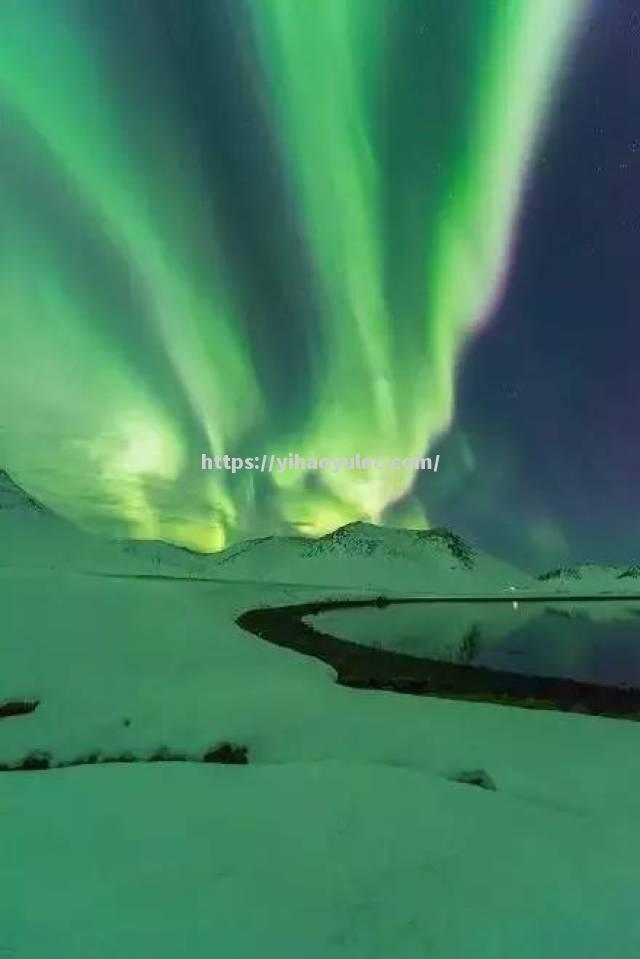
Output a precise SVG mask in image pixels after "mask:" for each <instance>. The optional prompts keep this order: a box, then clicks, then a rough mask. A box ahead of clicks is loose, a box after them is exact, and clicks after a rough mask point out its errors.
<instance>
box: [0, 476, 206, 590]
mask: <svg viewBox="0 0 640 959" xmlns="http://www.w3.org/2000/svg"><path fill="white" fill-rule="evenodd" d="M208 562H209V563H210V562H211V559H210V558H209V557H207V556H202V555H199V554H197V553H191V552H190V551H189V550H185V549H180V548H179V547H177V546H170V545H168V544H167V543H156V542H134V541H121V542H116V541H110V540H104V539H100V538H99V537H97V536H93V535H92V534H91V533H87V532H85V531H84V530H81V529H79V528H78V527H77V526H75V525H74V524H73V523H71V522H70V521H69V520H67V519H65V518H64V517H62V516H59V515H58V514H57V513H54V512H53V511H52V510H50V509H48V508H47V507H46V506H43V504H42V503H39V502H38V501H37V500H36V499H34V498H33V497H32V496H30V495H29V494H28V493H27V492H25V490H23V489H22V487H21V486H19V485H18V484H17V483H16V482H15V481H14V480H13V479H12V478H11V476H9V474H8V473H7V472H6V471H5V470H0V566H4V567H14V568H15V567H28V568H29V569H33V568H34V567H35V568H44V569H60V570H81V571H85V572H89V571H90V572H109V573H132V574H144V573H149V574H152V573H158V574H161V575H181V576H188V575H196V574H198V573H200V572H202V571H203V569H204V567H205V566H206V564H207V563H208Z"/></svg>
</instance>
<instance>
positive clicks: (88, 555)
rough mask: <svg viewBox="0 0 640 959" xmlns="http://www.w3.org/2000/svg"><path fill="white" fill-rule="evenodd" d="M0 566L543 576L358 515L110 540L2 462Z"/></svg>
mask: <svg viewBox="0 0 640 959" xmlns="http://www.w3.org/2000/svg"><path fill="white" fill-rule="evenodd" d="M0 566H5V567H27V568H33V567H34V566H39V567H43V568H49V569H66V570H82V571H98V572H110V573H129V574H142V575H144V574H147V575H162V576H189V577H203V578H207V579H212V580H216V579H219V578H221V579H225V580H249V581H252V582H253V581H255V582H263V583H281V584H287V583H292V584H296V583H299V584H302V585H305V584H306V585H313V584H318V585H320V586H333V587H336V588H351V589H362V590H375V591H377V592H384V593H401V594H405V593H408V592H411V593H420V594H426V595H429V594H447V595H486V594H495V595H502V594H504V593H505V591H507V590H508V588H509V587H510V586H515V587H517V588H518V589H524V590H526V589H528V588H531V586H532V585H534V581H533V580H532V579H531V578H530V577H529V576H528V575H527V574H525V573H523V572H521V571H519V570H516V569H514V568H513V567H511V566H509V565H508V564H507V563H503V562H501V561H499V560H497V559H494V558H492V557H490V556H486V555H484V554H482V553H480V552H478V551H477V550H475V549H473V548H471V547H470V546H468V545H467V544H466V543H465V542H464V541H463V540H462V539H461V538H460V537H459V536H456V535H455V534H454V533H452V532H450V531H449V530H444V529H440V530H428V531H424V530H404V529H387V528H383V527H379V526H373V525H371V524H368V523H352V524H350V525H348V526H344V527H342V528H341V529H338V530H336V531H335V532H333V533H329V534H328V535H326V536H323V537H321V538H320V539H307V538H304V537H293V536H291V537H267V538H265V539H260V540H248V541H246V542H243V543H239V544H237V545H235V546H232V547H230V548H229V549H227V550H224V551H222V552H220V553H215V554H200V553H195V552H192V551H190V550H187V549H181V548H179V547H176V546H172V545H169V544H167V543H158V542H134V541H119V542H116V541H107V540H101V539H99V538H98V537H95V536H93V535H91V534H90V533H87V532H85V531H83V530H80V529H78V528H76V527H75V526H74V525H73V524H71V523H70V522H68V521H67V520H66V519H64V518H62V517H60V516H57V515H56V514H55V513H53V512H51V511H50V510H48V509H46V508H45V507H44V506H42V505H41V504H39V503H38V502H36V501H35V500H34V499H32V497H30V496H29V495H28V494H27V493H25V492H24V491H23V490H22V489H21V488H20V487H19V486H18V485H17V484H16V483H15V482H14V481H13V480H12V479H11V477H9V475H8V474H7V473H5V472H2V471H0Z"/></svg>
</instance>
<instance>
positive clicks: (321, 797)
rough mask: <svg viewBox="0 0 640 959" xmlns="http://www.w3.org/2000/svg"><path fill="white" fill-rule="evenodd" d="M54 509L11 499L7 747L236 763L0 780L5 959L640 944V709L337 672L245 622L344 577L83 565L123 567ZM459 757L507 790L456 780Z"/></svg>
mask: <svg viewBox="0 0 640 959" xmlns="http://www.w3.org/2000/svg"><path fill="white" fill-rule="evenodd" d="M9 514H12V516H13V517H14V518H13V519H11V520H8V518H7V517H8V515H9ZM20 514H22V520H20V522H23V523H24V528H25V530H27V532H26V533H25V539H24V541H21V539H20V534H19V525H18V522H19V521H18V520H17V519H16V516H18V517H19V516H20ZM26 514H28V515H29V516H30V517H31V520H27V519H26ZM39 520H45V522H47V523H48V524H49V525H48V526H47V529H48V534H49V538H48V539H47V538H46V537H43V535H42V532H41V530H40V528H39V527H38V526H37V522H38V521H39ZM56 520H57V518H56V517H53V516H51V515H49V516H48V517H47V515H46V514H45V515H42V514H41V513H40V511H38V510H36V509H33V508H31V507H27V505H25V504H24V503H22V504H21V505H19V506H18V507H11V508H8V507H7V508H4V509H3V508H2V502H1V501H0V536H3V535H4V533H3V531H4V530H6V529H8V528H9V526H13V528H14V530H15V535H16V540H15V543H16V548H17V545H18V544H19V545H20V556H21V560H20V562H19V563H16V564H15V566H14V567H13V568H10V567H9V566H8V565H5V568H3V569H0V604H1V608H2V622H3V630H2V634H1V635H0V652H1V656H2V670H1V671H0V703H2V702H3V701H7V700H16V699H33V700H39V705H38V707H37V709H36V710H35V711H34V712H32V713H30V714H29V715H24V716H15V717H10V718H3V719H0V763H5V764H17V763H19V762H20V761H21V760H22V759H24V758H25V756H27V755H28V754H29V753H32V752H34V751H45V752H48V753H50V754H51V757H52V761H53V762H54V763H63V762H71V761H74V760H78V759H79V758H82V757H86V756H88V755H89V754H91V753H95V752H98V753H100V754H101V755H103V756H110V755H111V756H112V755H119V754H122V753H128V754H130V755H132V756H134V757H137V758H140V759H143V758H145V757H149V756H150V755H152V754H153V753H154V752H155V751H157V750H158V749H159V748H160V747H166V748H168V749H170V750H172V751H174V752H176V753H180V754H183V755H185V756H186V757H188V758H191V759H193V760H196V759H198V758H199V757H201V756H202V754H203V753H204V752H205V751H206V750H208V749H210V748H211V747H212V746H215V745H216V744H219V743H221V742H224V741H227V742H232V743H236V744H240V745H245V746H247V747H248V750H249V760H250V762H249V765H247V766H216V765H205V764H201V763H199V764H196V763H195V762H179V763H153V764H148V763H142V762H141V763H137V764H136V763H127V764H120V765H102V766H101V765H94V766H82V767H74V768H67V769H52V770H48V771H41V772H33V773H31V772H15V773H13V772H7V773H0V848H1V849H2V856H1V857H0V889H2V895H1V897H0V955H2V954H3V950H4V953H5V954H6V955H8V956H11V957H12V959H13V957H16V959H87V957H90V959H107V957H109V959H111V957H112V956H115V955H117V956H120V957H122V959H139V957H142V956H153V957H154V959H165V957H166V959H169V957H171V959H173V957H175V956H176V955H178V954H183V953H186V954H187V955H188V956H189V957H190V959H209V957H211V956H221V957H224V959H248V957H253V956H263V955H265V956H272V955H278V956H280V957H283V959H289V957H291V959H294V957H295V959H298V957H300V956H304V957H305V959H306V957H309V959H378V957H381V959H387V957H393V959H423V957H425V956H429V959H510V957H511V956H513V955H515V954H517V955H518V956H520V957H525V959H528V957H531V959H533V957H534V956H535V957H536V959H537V957H538V956H540V955H543V954H546V955H549V956H554V957H555V956H558V957H559V959H560V957H562V959H567V957H573V956H579V957H580V959H601V957H602V956H607V959H623V957H624V959H628V957H629V956H632V955H635V954H636V953H637V951H638V947H639V946H640V913H639V912H638V909H637V897H638V893H639V892H640V881H639V878H638V876H639V874H638V866H637V863H638V859H639V854H640V848H639V847H640V834H639V830H638V828H637V822H638V817H639V815H640V763H638V760H637V756H638V746H639V741H640V726H639V725H638V724H635V723H631V722H622V721H614V720H606V719H599V718H595V717H589V716H582V715H572V714H560V713H553V712H536V711H528V710H523V709H515V708H506V707H499V706H493V705H489V704H482V703H464V702H450V701H447V700H440V699H429V698H419V697H411V696H402V695H398V694H395V693H388V692H382V691H365V690H350V689H346V688H344V687H340V686H337V685H336V684H335V683H334V676H333V673H332V670H331V669H330V668H329V667H327V666H325V665H324V664H322V663H319V662H317V661H315V660H312V659H309V658H308V657H304V656H302V655H300V654H298V653H295V652H293V651H289V650H286V649H283V648H280V647H275V646H271V645H269V644H267V643H261V642H260V641H259V640H258V639H257V638H256V637H254V636H251V635H249V634H247V633H245V632H243V631H242V630H241V629H240V628H239V627H238V626H237V625H236V624H235V618H236V617H237V615H238V614H239V613H240V612H241V611H243V610H245V609H248V608H253V607H256V606H260V605H267V604H272V605H281V604H283V603H292V602H303V601H305V600H309V599H317V598H320V597H322V596H335V595H338V594H340V595H354V594H358V595H359V594H360V592H361V590H360V588H357V589H354V586H353V583H350V582H347V583H346V585H345V586H344V587H343V588H342V590H338V589H337V587H336V586H335V585H334V586H329V587H322V586H311V585H304V584H302V585H296V586H278V585H274V584H269V583H248V582H241V581H236V582H233V581H231V580H229V581H228V582H221V581H219V580H218V581H217V582H216V581H211V582H200V581H191V582H189V581H185V580H182V581H178V580H171V579H131V578H125V577H123V578H112V577H109V576H101V575H96V570H95V566H94V569H93V572H92V573H89V572H87V571H86V569H85V570H84V571H83V566H84V564H85V563H89V562H91V560H92V557H93V558H94V559H95V558H96V557H97V559H95V562H96V563H98V565H100V564H102V565H103V566H104V565H105V564H106V562H107V554H108V560H109V562H111V561H112V560H113V561H114V562H115V560H116V553H115V552H114V551H112V546H113V544H101V543H100V544H98V543H95V544H94V546H93V553H91V551H90V550H89V548H88V547H87V550H88V551H86V552H84V551H83V549H84V548H83V549H80V548H79V551H78V553H76V554H74V555H73V556H70V554H69V553H65V543H64V542H62V540H63V539H65V540H68V542H71V541H72V540H73V536H71V534H70V533H69V530H67V529H66V528H65V530H64V531H62V527H60V526H57V527H56V525H55V522H54V521H56ZM60 522H61V523H62V521H60ZM3 524H4V526H3ZM52 524H53V525H52ZM56 529H57V530H58V532H57V533H56V532H55V530H56ZM73 532H74V533H75V531H73ZM356 532H357V533H358V537H356V538H359V531H356ZM58 535H59V540H60V541H58V542H55V541H54V537H55V536H58ZM85 535H87V534H80V533H79V532H78V536H79V537H80V539H82V538H83V537H84V536H85ZM29 537H31V538H29ZM365 539H368V536H367V537H365ZM383 540H384V541H385V543H386V542H387V541H386V539H385V538H384V537H383ZM0 542H2V543H3V544H4V543H5V540H4V538H3V539H2V540H0ZM352 542H353V540H352ZM29 544H30V545H29ZM142 545H143V546H145V547H147V555H146V558H148V557H149V556H150V557H151V560H150V562H151V564H152V565H153V562H155V560H154V557H155V555H156V554H155V552H154V549H155V544H142ZM36 548H37V550H38V551H39V553H38V560H39V562H40V564H41V565H40V567H39V568H35V565H32V566H31V567H29V564H28V552H29V549H31V550H35V549H36ZM118 548H119V547H118ZM295 548H298V547H297V546H296V547H295ZM367 548H368V547H367ZM390 548H391V547H389V546H388V544H387V545H385V546H384V547H383V549H384V551H385V555H386V551H387V550H388V549H390ZM168 549H169V550H171V547H168ZM268 549H271V547H268ZM323 549H324V547H322V546H321V547H320V550H321V551H322V550H323ZM340 550H341V547H340V546H339V545H338V547H337V549H336V550H335V551H333V552H334V555H333V559H332V560H330V557H328V556H326V555H325V556H324V557H323V558H322V562H323V564H324V565H323V566H322V571H323V575H324V571H325V570H326V569H327V563H328V562H329V561H332V562H334V563H336V564H338V563H342V562H344V563H345V564H346V563H347V559H346V558H343V559H341V558H340ZM134 552H135V562H136V563H137V564H139V566H143V565H144V562H146V558H144V550H142V551H137V552H136V551H134ZM161 552H162V551H161ZM247 552H253V550H252V549H251V548H250V549H249V550H248V551H247ZM433 552H434V555H436V554H437V556H438V557H439V558H440V559H442V561H443V562H444V561H445V557H446V553H445V552H443V551H436V550H434V551H433ZM170 555H171V556H175V555H176V554H175V553H173V552H171V553H170ZM65 556H66V557H67V568H64V569H62V568H57V569H56V570H51V569H49V568H48V567H49V566H50V565H51V562H50V559H51V557H54V558H55V559H56V560H58V559H59V558H60V557H65ZM141 556H142V557H143V558H142V559H141ZM366 558H367V557H366V556H365V557H364V559H363V562H364V561H365V560H366ZM379 558H380V557H379ZM9 559H10V555H9V554H8V553H6V552H5V553H4V560H3V561H5V562H6V563H8V561H9ZM185 561H190V557H186V560H185ZM311 561H312V562H313V557H311ZM385 562H386V560H385ZM412 562H413V560H412ZM288 563H289V559H287V560H286V562H283V564H282V567H281V568H280V569H279V570H278V575H283V576H284V575H289V569H290V570H291V572H292V573H295V567H294V566H291V567H288V566H287V564H288ZM238 564H240V557H238ZM435 564H436V560H435V559H433V565H434V567H435ZM229 565H232V564H229ZM234 565H235V564H234ZM383 566H384V564H383V563H382V561H381V562H380V568H383ZM74 567H75V568H74ZM116 568H117V567H116ZM147 568H148V567H147ZM318 568H320V567H318ZM336 568H337V567H336ZM341 568H342V567H341ZM112 571H115V570H112ZM237 572H242V574H243V576H245V577H246V576H247V574H248V573H249V572H250V568H249V566H247V565H242V564H240V565H239V566H238V567H237ZM458 573H459V574H460V575H462V572H461V571H460V570H456V575H457V574H458ZM187 575H189V574H187ZM305 575H306V574H305ZM360 575H361V574H360V572H359V573H358V575H355V574H354V577H353V579H354V580H357V579H358V576H360ZM240 578H241V577H240V576H238V580H240ZM329 582H330V581H329ZM369 584H370V585H371V580H369ZM473 769H482V770H485V771H486V773H487V774H488V776H490V777H491V779H492V780H493V782H494V783H495V784H496V791H495V792H493V791H487V790H484V789H481V788H478V787H476V786H473V785H467V784H462V783H459V782H456V781H453V780H455V778H456V777H457V776H459V775H460V774H461V773H464V772H465V771H469V770H473Z"/></svg>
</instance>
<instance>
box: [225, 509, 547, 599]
mask: <svg viewBox="0 0 640 959" xmlns="http://www.w3.org/2000/svg"><path fill="white" fill-rule="evenodd" d="M217 575H218V576H220V577H221V578H229V579H247V580H256V581H260V582H272V583H276V582H279V583H305V584H313V583H318V584H322V585H324V586H340V587H343V586H345V587H355V588H364V589H375V590H379V591H381V592H383V593H402V592H404V593H408V592H418V593H427V594H428V593H435V594H438V595H442V594H447V595H487V594H492V595H493V594H496V593H497V594H501V593H503V592H505V591H506V590H509V588H510V587H511V586H514V587H516V588H517V589H525V590H526V589H529V588H531V587H532V586H533V585H534V581H533V580H532V579H531V578H530V577H529V576H528V575H527V574H526V573H523V572H521V571H519V570H517V569H515V568H514V567H512V566H509V565H508V564H507V563H503V562H501V561H500V560H497V559H494V558H493V557H491V556H487V555H484V554H483V553H480V552H478V551H477V550H475V549H473V548H472V547H470V546H469V545H468V544H467V543H465V542H464V540H462V539H461V538H460V537H459V536H456V534H455V533H452V532H451V531H450V530H446V529H433V530H406V529H388V528H386V527H380V526H373V525H371V524H369V523H350V524H349V525H347V526H343V527H341V528H340V529H337V530H335V531H334V532H333V533H328V534H327V535H326V536H322V537H320V539H304V538H302V537H293V536H292V537H267V538H265V539H261V540H253V541H249V542H246V543H241V544H239V545H237V546H233V547H231V548H230V549H228V550H225V552H224V553H221V554H220V558H219V561H218V569H217Z"/></svg>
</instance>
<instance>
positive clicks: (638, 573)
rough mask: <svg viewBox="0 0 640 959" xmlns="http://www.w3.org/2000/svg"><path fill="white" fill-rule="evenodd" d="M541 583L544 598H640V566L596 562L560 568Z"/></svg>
mask: <svg viewBox="0 0 640 959" xmlns="http://www.w3.org/2000/svg"><path fill="white" fill-rule="evenodd" d="M538 582H539V583H540V585H541V587H542V591H543V592H544V594H545V595H547V594H554V595H555V594H565V593H566V594H569V595H571V596H576V595H581V594H584V595H588V596H606V595H611V596H624V595H625V594H632V595H634V596H637V595H640V566H637V565H633V566H605V565H602V566H601V565H598V564H597V563H583V564H581V565H579V566H561V567H560V568H559V569H553V570H550V571H549V572H548V573H542V574H541V575H540V576H538Z"/></svg>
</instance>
